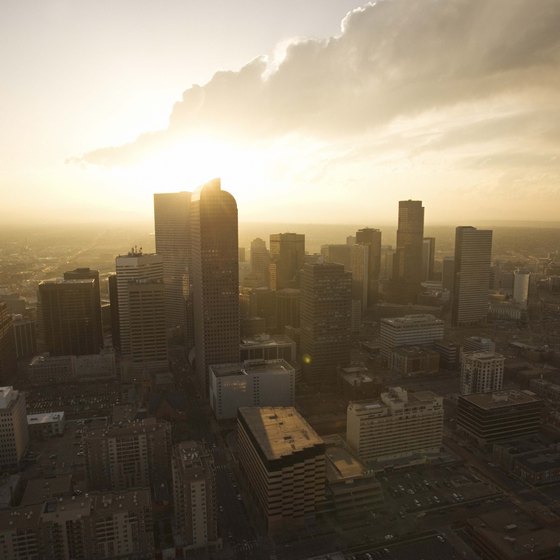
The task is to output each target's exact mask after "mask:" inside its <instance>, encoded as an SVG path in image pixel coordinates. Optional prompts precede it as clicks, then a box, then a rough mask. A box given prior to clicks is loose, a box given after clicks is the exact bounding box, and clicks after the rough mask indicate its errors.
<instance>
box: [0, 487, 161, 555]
mask: <svg viewBox="0 0 560 560" xmlns="http://www.w3.org/2000/svg"><path fill="white" fill-rule="evenodd" d="M153 531H154V530H153V520H152V502H151V499H150V492H149V490H147V489H136V490H130V491H128V492H119V493H99V492H89V493H88V494H86V495H84V496H80V497H79V498H77V497H76V496H70V497H59V498H56V499H48V500H46V501H45V502H43V503H39V504H32V505H28V506H22V507H17V508H14V509H10V510H6V511H0V546H1V547H2V548H1V549H0V550H2V559H3V560H22V559H29V560H31V559H39V558H45V559H47V558H48V559H51V558H52V559H54V558H56V559H57V560H75V559H78V558H80V559H84V560H85V559H89V558H99V559H107V560H108V559H110V558H137V559H138V560H148V559H151V558H153V557H154V553H155V547H154V533H153Z"/></svg>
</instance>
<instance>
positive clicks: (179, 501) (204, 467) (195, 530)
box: [171, 441, 218, 548]
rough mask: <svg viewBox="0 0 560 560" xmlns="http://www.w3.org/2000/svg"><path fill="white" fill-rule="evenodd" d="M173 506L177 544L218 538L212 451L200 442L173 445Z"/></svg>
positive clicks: (204, 543)
mask: <svg viewBox="0 0 560 560" xmlns="http://www.w3.org/2000/svg"><path fill="white" fill-rule="evenodd" d="M171 465H172V473H173V505H174V508H175V516H174V517H175V523H176V529H177V534H178V536H180V538H181V541H182V542H181V544H182V545H183V546H186V547H192V548H199V547H204V546H208V545H211V544H212V543H215V542H216V541H217V539H218V523H217V512H216V509H217V504H216V502H217V498H216V479H215V476H214V460H213V456H212V453H211V452H210V451H209V450H208V449H207V448H206V447H205V446H204V445H203V444H201V443H197V442H194V441H184V442H182V443H179V444H178V445H176V446H175V447H174V448H173V455H172V457H171Z"/></svg>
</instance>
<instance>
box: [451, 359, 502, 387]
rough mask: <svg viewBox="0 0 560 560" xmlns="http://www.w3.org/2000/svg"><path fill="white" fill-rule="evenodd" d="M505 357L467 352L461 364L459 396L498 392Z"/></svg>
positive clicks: (500, 385)
mask: <svg viewBox="0 0 560 560" xmlns="http://www.w3.org/2000/svg"><path fill="white" fill-rule="evenodd" d="M505 361H506V359H505V357H504V356H502V355H501V354H496V353H495V352H467V353H465V354H463V360H462V362H461V387H460V390H461V394H462V395H470V394H472V393H492V392H493V391H500V390H501V389H502V386H503V382H504V364H505Z"/></svg>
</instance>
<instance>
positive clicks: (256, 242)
mask: <svg viewBox="0 0 560 560" xmlns="http://www.w3.org/2000/svg"><path fill="white" fill-rule="evenodd" d="M269 266H270V253H269V252H268V249H267V248H266V241H264V240H263V239H261V238H260V237H257V238H256V239H253V241H251V272H252V273H253V275H254V276H255V278H256V283H257V284H259V285H260V286H268V285H269V277H268V268H269Z"/></svg>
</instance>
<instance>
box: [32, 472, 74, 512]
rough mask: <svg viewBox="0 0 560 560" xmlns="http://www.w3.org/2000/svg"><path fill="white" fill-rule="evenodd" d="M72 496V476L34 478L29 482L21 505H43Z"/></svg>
mask: <svg viewBox="0 0 560 560" xmlns="http://www.w3.org/2000/svg"><path fill="white" fill-rule="evenodd" d="M71 494H72V475H69V474H67V475H62V476H56V477H53V478H32V479H31V480H28V481H27V486H26V487H25V493H24V495H23V498H22V500H21V505H22V506H28V505H31V504H41V503H43V502H45V501H47V500H49V499H50V498H58V497H60V496H65V495H66V496H70V495H71Z"/></svg>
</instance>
